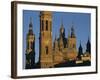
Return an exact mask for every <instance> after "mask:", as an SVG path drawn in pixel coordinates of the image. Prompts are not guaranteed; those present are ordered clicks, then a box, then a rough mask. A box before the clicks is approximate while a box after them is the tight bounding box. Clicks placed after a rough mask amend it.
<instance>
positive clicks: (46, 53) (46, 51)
mask: <svg viewBox="0 0 100 80" xmlns="http://www.w3.org/2000/svg"><path fill="white" fill-rule="evenodd" d="M46 54H48V47H47V46H46Z"/></svg>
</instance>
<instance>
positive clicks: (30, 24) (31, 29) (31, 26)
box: [29, 17, 33, 35]
mask: <svg viewBox="0 0 100 80" xmlns="http://www.w3.org/2000/svg"><path fill="white" fill-rule="evenodd" d="M29 34H30V35H31V34H33V24H32V17H30V23H29Z"/></svg>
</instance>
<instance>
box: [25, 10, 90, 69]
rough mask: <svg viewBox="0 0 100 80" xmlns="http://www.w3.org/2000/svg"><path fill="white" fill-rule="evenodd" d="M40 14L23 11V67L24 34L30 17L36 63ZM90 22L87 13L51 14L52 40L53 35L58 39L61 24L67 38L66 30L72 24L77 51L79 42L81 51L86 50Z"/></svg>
mask: <svg viewBox="0 0 100 80" xmlns="http://www.w3.org/2000/svg"><path fill="white" fill-rule="evenodd" d="M39 16H40V14H39V11H31V10H23V64H24V67H25V51H26V34H27V33H28V29H29V23H30V17H32V23H33V33H34V34H35V52H36V61H38V56H39V32H40V17H39ZM90 20H91V14H89V13H75V12H72V13H71V12H52V34H53V35H52V38H53V41H54V39H55V35H56V36H57V37H59V29H60V27H61V23H63V25H64V28H65V36H66V37H67V36H68V30H70V28H71V25H72V23H73V25H74V29H75V34H76V38H77V49H78V47H79V45H80V41H81V44H82V47H83V51H84V52H85V49H86V42H87V40H88V38H89V39H90V34H91V33H90V31H91V29H90V26H91V25H90Z"/></svg>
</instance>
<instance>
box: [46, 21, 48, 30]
mask: <svg viewBox="0 0 100 80" xmlns="http://www.w3.org/2000/svg"><path fill="white" fill-rule="evenodd" d="M47 30H48V21H47V20H46V31H47Z"/></svg>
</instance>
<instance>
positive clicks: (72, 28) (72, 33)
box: [71, 22, 75, 38]
mask: <svg viewBox="0 0 100 80" xmlns="http://www.w3.org/2000/svg"><path fill="white" fill-rule="evenodd" d="M71 37H72V38H75V31H74V24H73V22H72V26H71Z"/></svg>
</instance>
